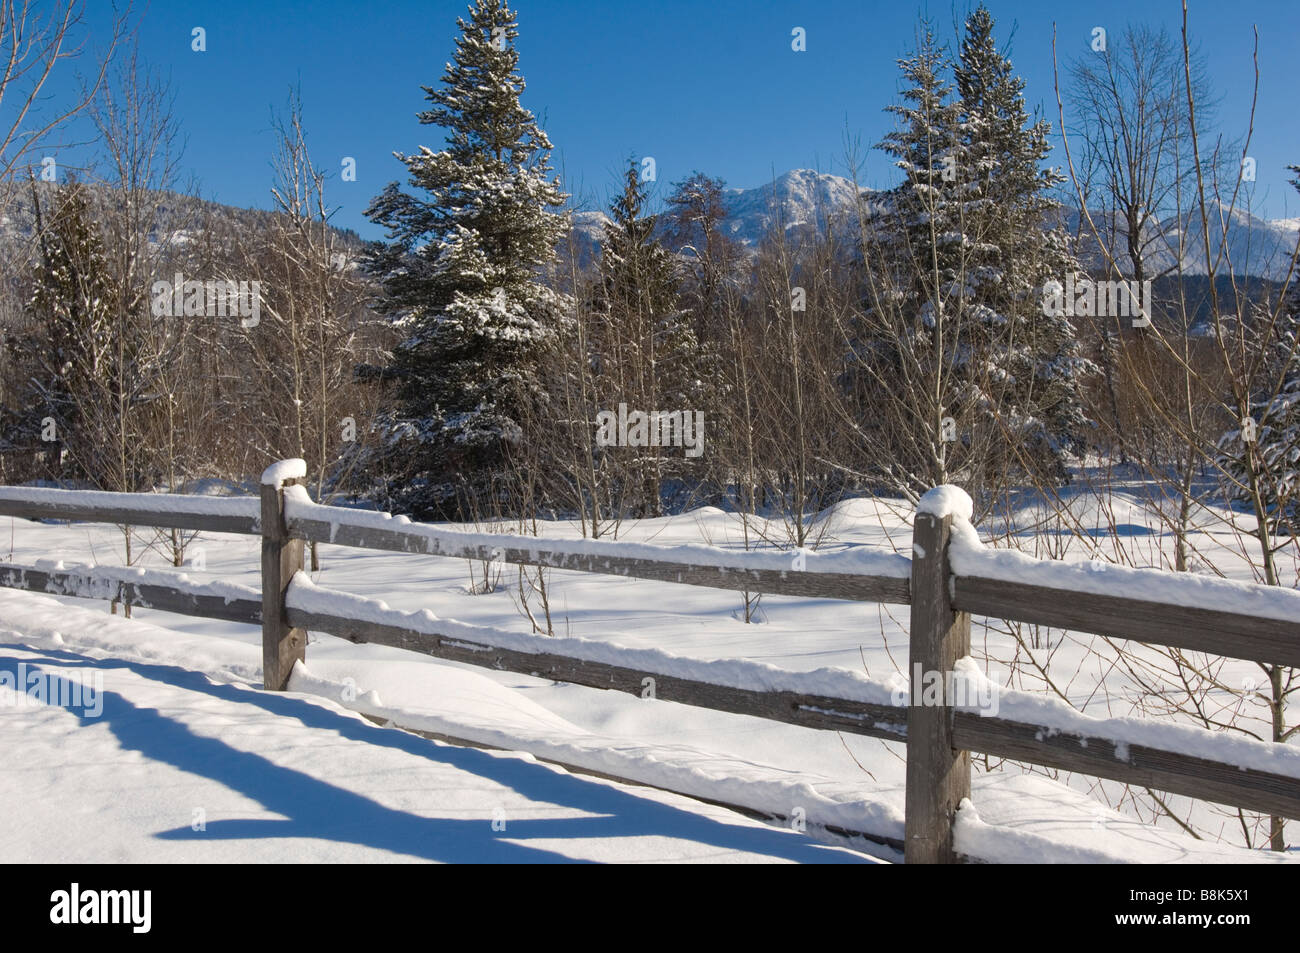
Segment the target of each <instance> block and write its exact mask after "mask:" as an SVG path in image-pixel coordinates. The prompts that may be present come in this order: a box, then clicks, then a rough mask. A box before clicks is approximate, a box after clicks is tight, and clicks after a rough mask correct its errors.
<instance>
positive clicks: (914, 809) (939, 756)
mask: <svg viewBox="0 0 1300 953" xmlns="http://www.w3.org/2000/svg"><path fill="white" fill-rule="evenodd" d="M951 534H952V517H950V516H944V517H938V516H934V515H932V514H930V513H917V514H916V520H915V523H914V526H913V535H912V539H913V546H912V596H913V598H912V626H911V638H910V640H909V649H908V679H909V682H910V683H911V705H910V706H909V707H908V709H907V737H908V739H910V741H911V744H909V745H908V749H907V793H906V806H905V810H904V815H903V816H904V825H905V829H904V840H905V842H906V845H907V846H906V849H905V851H904V857H905V859H906V861H907V863H909V864H951V863H955V862H956V860H957V857H956V852H955V851H954V849H953V841H952V825H953V821H954V819H955V818H956V815H957V807H958V805H959V804H960V803H961V801H962V799H963V798H968V797H970V752H969V751H964V750H960V748H959V746H958V745H956V744H954V742H953V738H952V713H953V710H952V707H951V705H952V703H953V699H951V698H948V697H946V695H945V697H943V698H942V704H939V705H936V704H929V703H928V699H927V697H926V692H925V691H924V688H923V684H922V679H923V678H924V677H925V676H931V677H936V678H937V679H938V681H939V684H940V685H942V686H944V688H943V691H944V692H945V693H946V691H947V688H946V686H947V685H948V684H950V682H949V679H948V677H947V676H948V674H949V673H951V672H952V671H953V668H954V666H955V665H956V662H957V660H958V659H960V658H964V657H965V656H967V655H969V654H970V616H969V615H968V614H967V613H965V612H955V611H953V608H952V606H951V604H950V603H949V594H948V579H949V575H950V574H949V569H948V540H949V537H950V536H951Z"/></svg>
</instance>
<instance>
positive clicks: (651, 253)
mask: <svg viewBox="0 0 1300 953" xmlns="http://www.w3.org/2000/svg"><path fill="white" fill-rule="evenodd" d="M648 198H649V196H648V193H647V191H646V188H645V185H644V183H642V182H641V180H640V176H639V175H638V169H637V163H636V162H635V160H632V161H630V162H629V163H628V168H627V172H626V174H625V176H624V184H623V191H622V192H621V193H620V194H619V195H618V196H617V197H616V199H615V200H614V202H613V204H612V205H611V207H610V222H609V224H608V226H607V227H606V229H605V241H604V243H603V245H602V249H601V262H600V278H599V282H600V287H599V300H598V302H596V308H595V312H596V315H597V319H598V321H599V325H600V328H601V334H600V336H599V338H598V340H597V341H596V342H594V343H595V345H596V349H597V352H598V353H597V358H598V366H599V367H600V368H601V369H602V371H603V373H602V375H601V377H602V378H603V380H601V381H599V382H598V386H600V389H601V391H602V392H603V393H605V394H607V395H609V400H610V403H611V407H612V406H614V405H616V404H617V403H620V402H625V403H627V404H628V406H629V407H630V408H632V409H636V410H641V411H644V412H651V411H658V410H664V411H679V410H680V411H686V410H695V409H697V408H701V402H702V401H703V399H704V384H703V383H702V379H703V378H704V377H706V376H707V373H706V372H704V370H703V369H704V367H705V365H706V364H707V363H708V354H707V353H705V352H704V351H703V350H702V349H701V346H700V343H699V341H698V339H697V338H696V335H695V332H694V330H693V329H692V327H691V324H690V320H689V315H688V314H687V312H686V311H685V310H684V309H683V307H682V306H681V303H680V301H679V299H678V294H677V287H676V284H677V279H676V275H675V273H674V271H675V269H674V263H673V259H672V257H671V256H670V255H669V254H668V252H667V250H666V249H665V248H664V247H663V245H662V244H661V243H660V241H659V239H658V237H657V236H658V234H659V232H660V231H661V229H660V227H659V217H658V216H657V215H651V214H648V213H647V212H646V203H647V201H648ZM606 452H607V453H623V454H629V453H633V452H636V453H637V454H638V457H637V460H636V461H635V463H634V464H633V466H632V467H631V470H632V471H633V473H634V474H635V477H634V480H635V482H636V483H637V484H639V486H638V490H637V491H636V492H634V493H633V496H636V497H638V498H639V500H638V504H637V511H636V515H638V516H660V515H662V505H661V504H662V496H661V490H662V484H663V481H664V480H665V479H666V478H667V477H669V476H673V475H681V474H683V473H684V471H685V469H686V467H685V465H684V462H683V459H682V458H681V451H676V454H674V453H673V452H672V451H666V450H663V449H662V448H657V447H645V448H642V449H641V450H640V451H639V452H638V451H632V450H629V449H622V450H613V451H606Z"/></svg>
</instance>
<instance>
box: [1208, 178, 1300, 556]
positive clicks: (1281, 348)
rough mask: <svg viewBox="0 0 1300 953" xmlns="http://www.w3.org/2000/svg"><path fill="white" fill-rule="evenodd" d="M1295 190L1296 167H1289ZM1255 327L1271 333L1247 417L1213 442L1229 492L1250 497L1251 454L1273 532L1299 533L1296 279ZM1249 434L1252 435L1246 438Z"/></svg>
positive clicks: (1299, 306) (1299, 317)
mask: <svg viewBox="0 0 1300 953" xmlns="http://www.w3.org/2000/svg"><path fill="white" fill-rule="evenodd" d="M1288 168H1289V169H1290V170H1291V171H1292V172H1295V173H1297V177H1296V178H1295V179H1293V180H1292V183H1291V184H1292V185H1294V186H1295V187H1296V189H1297V190H1300V166H1289V167H1288ZM1255 318H1256V320H1255V322H1254V326H1256V327H1259V328H1263V329H1266V333H1268V334H1269V335H1270V337H1271V338H1272V344H1271V347H1270V346H1267V345H1265V347H1266V349H1267V354H1266V355H1265V357H1266V361H1265V372H1264V373H1263V374H1262V375H1261V377H1260V379H1261V386H1260V388H1259V389H1260V391H1262V393H1259V394H1257V395H1256V399H1255V400H1254V401H1253V402H1252V405H1251V408H1250V412H1251V417H1252V421H1251V422H1249V423H1247V422H1244V421H1243V423H1244V424H1245V425H1246V426H1248V427H1251V428H1252V429H1253V431H1254V432H1253V434H1245V433H1243V432H1242V427H1241V426H1237V427H1234V428H1232V429H1231V430H1229V431H1228V432H1227V433H1226V434H1224V435H1223V437H1221V438H1220V440H1219V443H1218V451H1219V453H1218V459H1217V461H1216V462H1217V463H1218V466H1219V468H1220V470H1221V472H1222V473H1223V476H1224V480H1225V483H1226V485H1227V492H1228V496H1229V497H1230V498H1233V499H1238V500H1249V499H1250V478H1249V475H1248V472H1247V470H1248V468H1247V460H1246V454H1247V453H1251V454H1253V456H1254V469H1255V472H1256V473H1257V474H1258V481H1259V488H1260V493H1261V496H1262V497H1263V502H1264V505H1265V507H1266V508H1267V510H1268V511H1269V512H1270V513H1271V514H1273V516H1274V518H1275V519H1276V520H1277V521H1278V524H1279V526H1278V529H1277V530H1276V532H1278V533H1286V532H1289V533H1292V534H1295V533H1300V282H1296V283H1293V284H1292V286H1291V290H1290V292H1289V296H1288V299H1287V301H1286V302H1285V303H1284V304H1283V306H1282V308H1281V315H1280V320H1278V321H1277V322H1276V323H1274V322H1273V321H1272V319H1271V316H1270V315H1269V313H1268V311H1267V309H1259V310H1258V313H1257V314H1256V315H1255ZM1248 437H1253V440H1248V439H1247V438H1248Z"/></svg>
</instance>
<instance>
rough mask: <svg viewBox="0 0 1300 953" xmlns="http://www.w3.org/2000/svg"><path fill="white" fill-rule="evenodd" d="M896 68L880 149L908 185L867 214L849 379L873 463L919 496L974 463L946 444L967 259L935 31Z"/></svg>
mask: <svg viewBox="0 0 1300 953" xmlns="http://www.w3.org/2000/svg"><path fill="white" fill-rule="evenodd" d="M898 66H899V69H900V71H901V73H902V76H903V81H904V84H905V86H904V89H903V91H902V93H901V100H900V102H898V103H895V104H893V105H890V106H888V107H886V111H887V112H890V113H892V114H893V115H894V117H895V122H896V126H895V128H894V130H893V131H891V132H890V133H889V134H888V135H886V136H885V138H884V139H883V140H882V141H881V142H880V143H879V144H878V145H877V148H878V149H880V150H881V151H883V152H885V153H886V154H887V155H889V156H891V157H892V158H893V160H894V165H895V166H896V167H897V168H898V169H899V170H900V171H901V172H902V173H903V179H902V181H901V182H900V183H899V184H898V185H897V186H896V187H895V188H893V189H891V190H890V191H889V192H887V193H884V194H883V195H881V196H880V197H879V199H878V201H876V202H875V203H873V204H872V205H871V206H870V209H869V211H870V213H871V214H872V215H873V219H874V220H873V221H872V223H871V227H870V229H869V231H868V233H867V234H866V235H864V236H863V240H864V246H863V247H864V251H866V253H867V254H868V255H874V256H876V257H875V258H874V260H868V261H866V262H865V272H866V276H867V280H868V286H869V287H868V295H867V300H866V301H865V302H864V305H865V307H864V314H863V317H862V327H861V330H860V332H859V334H858V339H857V340H855V341H854V342H853V348H852V352H851V357H850V361H851V364H850V367H849V368H848V377H849V379H850V380H853V381H856V382H857V384H856V386H855V390H858V391H859V399H860V400H861V402H862V405H863V407H864V410H865V411H866V412H867V413H872V414H874V415H876V419H878V420H880V421H881V422H883V426H879V427H877V428H876V438H875V439H876V442H875V444H874V445H873V447H872V457H873V458H875V459H877V460H879V461H880V464H879V465H880V466H881V468H882V470H883V471H884V473H885V474H886V476H887V478H888V479H889V481H890V482H891V483H893V484H894V486H895V487H896V488H897V489H899V490H902V491H904V492H912V491H924V490H925V489H926V488H928V487H929V486H934V485H937V484H940V483H946V482H949V481H950V480H952V479H954V478H955V474H956V473H957V472H959V471H960V470H961V468H962V459H963V458H964V457H965V456H966V455H967V448H966V447H965V445H964V444H963V443H961V442H955V443H949V442H947V441H944V440H943V439H942V437H943V434H944V423H945V420H946V419H947V418H949V417H952V418H954V419H956V420H960V419H961V418H962V416H963V415H962V414H961V412H960V407H959V405H960V404H961V402H962V400H963V396H964V395H963V383H962V379H961V372H960V369H961V367H962V365H963V364H964V363H965V354H964V351H963V344H962V342H961V341H960V339H959V338H958V336H957V334H956V333H955V332H956V329H957V325H956V324H955V319H956V318H958V317H959V309H958V307H957V305H958V293H959V290H960V283H961V251H962V249H961V245H960V242H959V241H958V239H960V235H961V233H960V228H959V220H958V214H959V208H958V204H957V196H956V195H955V194H954V190H953V188H952V185H951V182H952V181H953V176H954V174H955V170H956V169H957V168H959V167H960V166H961V164H962V157H961V155H960V135H959V115H958V107H957V104H956V103H955V102H954V101H953V97H952V86H951V84H950V83H949V82H948V81H947V80H946V78H945V74H946V73H947V72H948V70H949V69H950V66H951V64H950V61H949V57H948V55H947V53H946V52H945V51H944V50H943V49H942V48H941V47H940V46H939V44H938V42H937V41H936V39H935V36H934V32H933V30H932V29H931V27H930V26H929V24H927V23H924V22H923V23H922V24H921V31H920V35H919V39H918V44H917V48H916V50H915V51H914V52H913V53H912V54H911V55H910V56H907V57H904V58H903V59H900V60H899V61H898ZM867 408H870V410H867Z"/></svg>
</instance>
